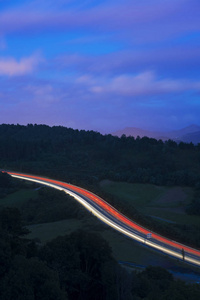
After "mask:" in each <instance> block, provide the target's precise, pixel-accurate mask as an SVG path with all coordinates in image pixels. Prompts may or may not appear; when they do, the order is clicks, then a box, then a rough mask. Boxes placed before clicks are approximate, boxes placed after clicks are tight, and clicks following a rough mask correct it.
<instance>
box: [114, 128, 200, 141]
mask: <svg viewBox="0 0 200 300" xmlns="http://www.w3.org/2000/svg"><path fill="white" fill-rule="evenodd" d="M123 134H125V135H126V136H133V137H135V138H136V137H137V136H139V137H141V138H142V137H144V136H146V137H149V138H155V139H157V140H159V139H161V140H163V141H165V140H169V139H171V140H174V141H177V142H180V141H182V142H185V143H190V142H192V143H194V144H198V143H200V126H198V125H195V124H192V125H190V126H187V127H185V128H182V129H179V130H172V131H150V130H144V129H141V128H137V127H126V128H124V129H122V130H118V131H115V132H113V133H112V135H114V136H118V137H121V136H122V135H123Z"/></svg>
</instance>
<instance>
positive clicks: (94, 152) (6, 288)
mask: <svg viewBox="0 0 200 300" xmlns="http://www.w3.org/2000/svg"><path fill="white" fill-rule="evenodd" d="M199 165H200V145H193V144H192V143H190V144H186V143H182V142H181V143H179V144H177V143H175V142H174V141H171V140H169V141H166V142H163V141H161V140H159V141H157V140H155V139H151V138H146V137H144V138H139V137H138V138H136V139H135V138H133V137H125V136H122V137H121V138H118V137H114V136H112V135H101V134H100V133H98V132H93V131H83V130H81V131H79V130H73V129H70V128H64V127H61V126H54V127H49V126H46V125H32V124H30V125H27V126H21V125H4V124H3V125H0V166H1V169H2V170H12V171H17V172H20V171H22V172H25V173H31V174H36V175H44V176H48V177H52V178H55V179H56V178H57V179H60V180H62V181H68V182H71V183H73V184H77V185H79V186H82V187H85V188H88V189H90V190H92V191H94V192H95V193H97V194H98V195H100V196H102V197H103V198H105V199H106V200H107V201H108V202H110V203H111V204H113V205H114V206H115V207H117V208H118V209H119V210H120V211H122V212H123V213H125V214H127V215H128V216H129V217H130V218H134V220H136V221H137V222H139V223H141V224H143V225H145V226H147V227H148V228H151V229H152V230H155V231H158V232H160V233H162V234H165V235H167V236H169V237H170V238H174V239H177V240H180V241H182V242H186V243H188V244H190V245H191V246H197V247H200V230H199V227H197V226H187V225H184V226H182V227H183V228H182V227H181V226H180V225H178V224H176V225H174V224H165V226H163V224H161V223H159V221H155V220H152V219H150V218H148V217H146V216H143V215H142V214H141V213H139V212H138V211H137V210H136V209H135V208H134V207H124V206H123V201H122V199H120V198H118V197H113V196H111V195H109V194H106V193H105V192H103V191H102V190H101V188H100V185H99V182H100V181H101V180H103V179H110V180H114V181H125V182H130V183H151V184H156V185H170V186H171V185H182V186H190V187H193V188H194V189H195V194H194V199H193V201H192V202H191V204H190V205H189V206H188V207H187V213H188V214H197V215H199V214H200V209H199V207H200V168H199ZM24 184H25V183H24V182H23V181H19V182H17V183H16V181H15V180H13V179H12V178H11V177H10V176H9V175H7V174H6V173H1V172H0V200H1V199H3V198H4V197H5V196H6V195H8V194H9V193H14V192H15V191H16V190H18V189H21V188H23V185H24ZM31 188H33V186H31ZM65 197H68V198H67V199H68V201H66V198H65ZM55 199H56V205H55V204H54V203H55ZM50 203H51V205H49V204H50ZM66 203H67V204H66ZM53 204H54V205H53ZM72 216H74V217H77V218H83V217H84V211H83V210H82V209H81V208H80V206H79V205H78V204H76V203H74V201H73V202H70V197H69V196H67V195H64V194H63V193H62V192H60V193H59V192H57V191H52V190H51V191H50V192H49V190H48V189H44V188H43V189H41V190H40V191H39V192H38V198H37V199H30V200H29V201H27V203H24V204H23V205H22V206H21V207H20V209H17V208H6V207H4V208H1V209H0V299H2V300H4V299H6V300H11V299H16V300H17V299H20V300H21V299H27V300H29V299H30V300H37V299H43V300H45V299H49V300H51V299H54V300H56V299H63V300H64V299H86V300H88V299H97V300H98V299H111V300H112V299H113V300H114V299H138V300H139V299H166V300H167V299H170V300H171V299H172V300H173V299H177V300H178V299H182V300H184V299H199V295H200V287H199V285H198V284H194V285H187V284H185V283H184V282H182V281H177V280H174V278H173V277H172V275H171V274H170V273H168V272H167V271H165V270H164V269H162V268H155V267H148V268H146V269H145V270H144V271H142V272H139V273H137V272H135V271H132V272H127V271H126V270H125V269H124V268H122V267H120V266H119V264H118V263H117V262H116V261H115V259H114V258H113V256H112V251H111V249H110V247H109V245H108V244H107V242H106V241H105V240H103V239H102V237H101V236H99V235H97V234H96V233H93V232H90V230H89V231H87V232H83V231H77V232H73V233H72V234H70V235H66V236H63V237H58V238H57V239H55V240H52V241H51V242H49V243H47V244H45V245H41V244H38V243H37V241H34V240H30V239H27V238H26V234H27V233H28V231H27V229H26V227H25V225H28V224H34V223H39V222H49V221H52V222H53V221H56V220H61V219H65V218H69V217H72ZM92 222H94V221H92ZM93 224H94V223H93ZM97 226H98V225H97ZM184 232H187V233H188V232H189V233H190V234H189V235H188V234H187V235H185V234H184ZM91 241H92V242H91Z"/></svg>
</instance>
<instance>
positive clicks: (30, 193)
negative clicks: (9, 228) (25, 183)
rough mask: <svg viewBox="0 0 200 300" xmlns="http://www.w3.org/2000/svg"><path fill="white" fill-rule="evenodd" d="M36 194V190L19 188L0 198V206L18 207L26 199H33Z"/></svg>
mask: <svg viewBox="0 0 200 300" xmlns="http://www.w3.org/2000/svg"><path fill="white" fill-rule="evenodd" d="M37 196H38V192H37V190H33V189H21V190H18V191H16V192H14V193H12V194H9V195H7V196H6V197H4V198H2V199H0V206H6V207H17V208H19V207H20V206H21V205H22V204H23V203H24V202H26V201H27V200H28V199H31V198H32V199H35V198H37Z"/></svg>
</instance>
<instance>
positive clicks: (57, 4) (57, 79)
mask: <svg viewBox="0 0 200 300" xmlns="http://www.w3.org/2000/svg"><path fill="white" fill-rule="evenodd" d="M1 123H14V124H16V123H19V124H27V123H33V124H34V123H38V124H48V125H51V126H52V125H63V126H67V127H72V128H75V129H76V128H78V129H86V130H95V131H100V132H103V133H104V132H106V133H108V132H112V131H115V130H118V129H122V128H124V127H127V126H134V127H141V128H144V129H150V130H155V129H159V130H171V129H180V128H181V127H185V126H187V125H190V124H194V123H195V124H197V125H200V1H199V0H33V1H31V0H6V1H5V0H0V124H1Z"/></svg>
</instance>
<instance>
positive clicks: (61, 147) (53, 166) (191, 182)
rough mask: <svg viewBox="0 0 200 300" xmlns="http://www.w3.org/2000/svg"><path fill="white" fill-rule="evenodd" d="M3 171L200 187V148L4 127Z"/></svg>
mask: <svg viewBox="0 0 200 300" xmlns="http://www.w3.org/2000/svg"><path fill="white" fill-rule="evenodd" d="M0 163H1V166H2V168H5V169H9V168H10V169H12V170H13V169H15V170H16V171H24V172H30V173H37V174H43V175H53V176H54V177H57V178H62V179H63V180H64V179H67V180H69V181H71V182H72V181H77V182H78V183H80V182H81V181H82V182H87V183H88V182H95V181H98V180H101V179H104V178H106V179H111V180H115V181H126V182H141V183H153V184H157V185H187V186H197V187H198V186H200V168H199V165H200V144H198V145H193V144H192V143H190V144H187V143H183V142H180V143H179V144H177V143H176V142H174V141H172V140H168V141H165V142H163V141H161V140H158V141H157V140H156V139H152V138H147V137H143V138H139V137H137V138H136V139H135V138H133V137H126V136H122V137H121V138H118V137H115V136H112V135H110V134H109V135H101V134H100V133H98V132H94V131H84V130H80V131H79V130H73V129H71V128H65V127H61V126H53V127H49V126H46V125H32V124H29V125H27V126H21V125H5V124H3V125H0Z"/></svg>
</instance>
